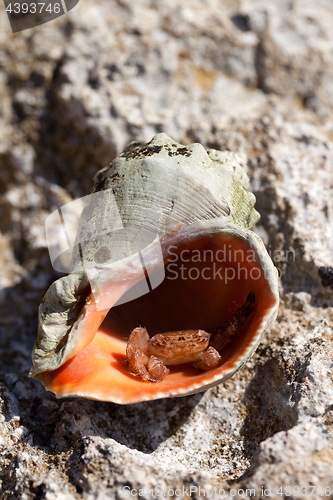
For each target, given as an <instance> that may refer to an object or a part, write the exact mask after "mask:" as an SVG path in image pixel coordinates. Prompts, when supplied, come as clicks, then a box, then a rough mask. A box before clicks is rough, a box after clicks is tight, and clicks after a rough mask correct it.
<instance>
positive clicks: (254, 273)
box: [44, 232, 277, 404]
mask: <svg viewBox="0 0 333 500" xmlns="http://www.w3.org/2000/svg"><path fill="white" fill-rule="evenodd" d="M165 257H166V261H165V279H164V281H163V282H162V284H161V285H159V286H158V287H157V288H155V289H154V290H151V291H150V293H148V294H146V295H144V296H141V297H139V298H137V299H135V300H133V301H131V302H127V303H123V304H121V305H117V304H115V305H114V307H112V308H111V310H110V311H109V312H108V314H107V316H106V318H105V320H104V321H103V323H102V324H101V325H100V326H99V328H98V330H97V333H96V335H95V336H94V338H93V340H92V341H91V342H90V343H89V344H88V345H87V346H86V347H85V348H84V349H82V350H81V351H80V352H79V353H78V354H76V355H75V356H74V357H73V358H72V359H70V360H69V361H67V362H66V363H65V364H64V365H63V366H61V367H60V368H58V369H57V370H55V371H54V372H47V374H46V373H45V374H44V375H45V377H46V379H47V380H46V385H47V386H48V388H49V389H50V390H52V391H54V392H56V394H57V395H58V397H61V396H62V395H66V396H68V395H71V394H73V395H74V394H75V395H82V396H85V397H90V398H92V399H101V400H104V401H115V402H118V403H122V404H127V403H133V402H138V401H144V400H150V399H157V398H162V397H168V396H174V395H184V394H190V393H193V392H198V391H199V390H203V389H204V388H205V387H210V386H213V385H216V384H217V383H219V382H221V381H223V380H225V379H226V378H228V377H229V376H231V374H233V373H234V372H235V371H236V370H237V369H238V368H240V367H241V366H242V364H243V363H244V361H245V360H246V359H247V358H248V356H249V353H252V352H253V350H254V349H255V347H256V345H257V343H258V342H259V340H260V334H261V330H262V323H263V320H264V318H265V317H266V316H267V315H268V312H269V310H271V309H272V308H274V307H275V306H276V303H277V300H276V296H275V295H274V294H273V292H272V291H271V288H270V286H269V282H268V279H267V276H265V272H264V269H263V267H262V264H261V261H260V257H259V256H258V254H256V253H255V252H254V250H253V249H252V246H251V245H250V243H249V241H248V240H247V239H246V238H244V237H239V236H235V235H234V234H229V233H221V232H220V233H215V234H211V235H201V236H198V237H196V238H192V239H191V238H189V239H185V240H183V241H182V242H181V243H180V244H179V245H173V246H172V247H168V248H167V249H166V251H165ZM251 290H254V291H255V294H256V305H255V309H254V312H253V314H251V316H250V317H249V318H248V319H247V321H246V322H245V324H244V326H243V327H242V328H240V330H239V331H238V332H237V333H236V334H235V335H234V336H233V338H232V339H231V341H230V342H229V343H228V344H227V345H226V346H225V347H224V348H223V349H222V350H221V352H220V354H221V361H220V363H219V365H218V366H217V367H216V368H214V369H212V370H209V371H207V372H198V370H196V369H195V368H193V367H192V366H191V365H190V364H187V365H178V366H170V374H169V375H168V376H167V377H166V378H165V379H164V380H163V381H162V382H161V383H159V384H153V383H147V382H144V381H142V380H140V379H139V378H137V377H135V376H134V375H132V374H131V373H130V372H129V371H128V367H127V365H126V356H125V352H126V343H127V339H128V337H129V334H130V332H131V331H132V330H133V329H134V328H136V327H138V326H143V327H145V328H146V329H147V331H148V333H149V335H150V337H152V336H154V335H155V334H157V333H163V332H167V331H175V330H189V329H203V330H208V329H211V328H214V327H216V326H218V325H220V324H221V323H222V322H223V321H225V320H226V319H228V318H229V317H230V316H231V315H232V314H233V313H234V312H235V311H236V310H237V309H238V308H239V307H240V306H241V305H242V304H243V303H244V301H245V300H246V297H247V295H248V293H249V292H250V291H251ZM45 377H44V378H45Z"/></svg>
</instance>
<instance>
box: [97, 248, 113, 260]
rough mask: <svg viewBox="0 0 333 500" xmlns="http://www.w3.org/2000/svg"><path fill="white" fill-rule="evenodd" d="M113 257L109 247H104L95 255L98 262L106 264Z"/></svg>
mask: <svg viewBox="0 0 333 500" xmlns="http://www.w3.org/2000/svg"><path fill="white" fill-rule="evenodd" d="M110 258H111V252H110V250H109V249H108V248H107V247H102V248H100V249H99V250H97V252H96V253H95V255H94V260H95V262H96V264H104V263H105V262H107V261H108V260H110Z"/></svg>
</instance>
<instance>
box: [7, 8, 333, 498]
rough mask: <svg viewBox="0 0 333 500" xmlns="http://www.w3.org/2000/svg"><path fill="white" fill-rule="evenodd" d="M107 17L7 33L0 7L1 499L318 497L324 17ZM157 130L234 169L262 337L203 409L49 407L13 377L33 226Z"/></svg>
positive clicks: (168, 11)
mask: <svg viewBox="0 0 333 500" xmlns="http://www.w3.org/2000/svg"><path fill="white" fill-rule="evenodd" d="M113 3H114V5H113V8H112V9H110V3H109V2H108V1H107V0H104V1H100V2H98V5H97V4H96V2H93V1H90V0H86V1H85V2H80V3H79V5H78V6H77V7H76V8H75V9H73V10H72V11H71V13H70V14H68V15H66V16H63V17H61V18H59V19H57V20H55V21H52V22H51V23H48V24H46V25H44V26H40V27H38V28H35V29H30V30H27V31H25V32H22V33H18V34H16V35H11V34H10V31H9V28H8V26H7V25H6V21H5V16H4V10H3V5H1V6H0V8H1V9H2V12H1V14H2V18H1V23H2V27H3V28H4V29H3V30H0V45H1V47H0V97H1V99H0V107H1V117H0V130H1V145H0V250H1V251H0V263H1V264H0V279H1V317H0V335H1V340H2V342H1V347H0V360H1V372H2V375H1V417H0V460H1V466H0V481H1V483H0V484H1V496H2V498H4V499H16V498H23V499H30V498H36V497H37V498H45V499H50V500H51V499H57V500H58V499H60V500H62V499H64V500H65V499H66V500H67V499H70V500H72V499H75V498H80V497H82V496H83V497H84V498H87V499H95V498H96V499H97V498H125V497H126V495H127V492H128V491H129V489H133V491H134V489H135V490H137V491H138V490H139V489H140V488H150V489H152V488H155V487H160V488H162V489H163V488H166V489H167V491H169V490H170V489H174V490H176V489H177V488H183V487H184V488H190V487H191V486H192V488H193V489H192V497H193V498H199V492H198V488H199V486H200V487H201V488H205V487H206V488H207V490H208V489H210V488H213V489H214V488H215V487H216V488H217V491H221V495H220V496H221V497H222V498H223V492H222V490H224V491H225V495H224V498H232V493H231V490H232V488H234V489H235V490H236V491H238V490H239V489H240V490H242V491H244V490H246V489H251V488H252V489H255V493H256V498H260V495H261V496H263V495H264V494H263V493H262V490H261V488H262V487H263V488H264V489H267V490H268V489H269V488H271V492H269V494H270V496H271V498H281V497H280V496H278V493H277V492H278V488H279V487H280V486H281V487H283V488H284V489H283V491H286V490H285V488H286V487H287V486H290V487H291V488H293V487H299V490H298V493H297V489H295V490H293V491H292V493H291V498H304V494H303V495H302V490H301V487H302V486H303V487H305V488H309V487H310V486H312V496H311V498H323V496H322V495H321V494H320V491H322V492H323V491H324V492H325V488H326V487H332V477H333V467H332V463H333V461H332V444H333V440H332V430H333V413H332V404H333V382H332V375H331V374H332V364H333V362H332V359H333V346H332V320H333V298H332V297H333V295H332V293H333V281H332V261H333V259H332V256H333V233H332V231H333V229H332V228H333V215H332V214H333V202H332V199H333V198H332V196H331V193H332V187H333V165H332V163H333V144H332V122H331V120H330V113H331V107H332V95H333V93H332V88H331V87H332V81H333V79H332V75H331V72H332V68H333V64H332V63H333V60H332V58H333V56H332V51H331V45H332V36H333V35H332V30H331V26H332V21H333V10H332V6H331V5H330V4H329V3H328V2H322V3H319V2H314V1H309V0H307V1H305V0H304V1H297V2H287V1H280V0H279V1H277V0H276V1H272V2H269V3H267V2H266V3H265V4H263V3H262V2H257V1H251V2H248V1H246V0H241V1H239V2H229V1H228V0H221V2H216V1H215V0H205V1H204V0H200V1H197V2H190V1H181V0H168V1H161V2H158V4H156V2H153V1H152V0H151V1H150V0H148V1H140V2H131V1H129V0H117V1H115V2H113ZM8 40H10V43H8ZM161 131H164V132H166V133H168V134H169V135H171V136H172V137H173V138H174V139H175V140H177V141H178V142H180V143H183V144H189V143H190V142H194V141H199V142H201V143H202V144H203V145H204V147H206V148H210V149H220V150H230V151H234V152H236V151H239V152H240V153H242V154H243V155H244V154H246V155H247V158H248V162H247V170H248V175H249V178H250V188H251V190H252V191H254V192H255V194H256V197H257V205H256V207H257V209H258V210H259V212H260V213H261V215H262V218H261V221H260V223H259V225H258V226H257V229H256V230H257V232H258V234H260V236H261V237H262V238H263V239H264V241H265V243H266V245H267V248H268V251H269V252H270V253H271V255H272V258H273V261H274V263H275V264H276V266H277V267H278V269H279V271H280V275H281V279H280V292H281V299H282V300H281V307H280V311H279V316H278V319H277V321H276V322H275V323H274V325H273V326H272V328H271V331H270V332H269V333H268V334H267V335H266V337H265V339H264V340H263V342H262V343H261V345H260V347H259V349H258V351H257V352H256V353H255V355H254V357H253V358H252V359H251V360H250V362H248V363H247V365H246V366H244V367H243V368H242V370H241V371H240V372H238V373H237V374H236V375H235V376H234V377H233V378H232V379H230V380H229V381H227V382H226V383H225V384H223V385H220V386H218V387H216V388H214V389H211V390H209V391H207V392H206V393H203V394H197V395H194V396H188V397H185V398H177V399H170V400H161V401H153V402H150V403H142V404H139V405H132V406H128V407H119V406H117V405H113V404H106V403H99V402H93V401H88V400H83V399H77V400H74V399H73V400H59V401H57V400H55V398H54V397H53V395H52V394H50V393H45V391H44V390H43V389H42V387H41V386H40V385H39V384H38V382H35V381H33V380H31V379H28V377H27V373H28V370H29V367H30V366H31V361H30V353H31V349H32V344H33V341H34V339H35V332H36V324H37V307H38V304H39V303H40V301H41V299H42V296H43V294H44V292H45V290H46V289H47V287H48V286H49V284H50V283H51V282H52V281H54V280H55V279H56V278H58V277H59V275H58V274H57V273H56V272H55V271H53V269H52V267H51V265H50V262H49V258H48V253H47V248H46V240H45V234H44V220H45V218H46V216H47V215H48V214H50V213H51V212H52V211H53V210H55V209H56V208H58V207H59V206H61V205H63V204H65V203H67V202H69V201H71V200H72V199H73V197H77V196H82V195H84V194H87V193H88V192H89V190H90V188H91V185H92V178H93V176H94V174H95V173H96V172H97V170H98V169H99V168H101V167H104V166H105V165H106V164H108V163H109V162H110V161H111V160H112V159H113V158H114V157H115V155H116V154H119V153H120V152H121V150H122V149H123V148H124V147H125V146H126V144H127V143H129V142H130V141H132V140H136V141H142V142H146V141H149V140H150V139H151V137H152V136H153V135H154V134H156V133H158V132H161ZM124 487H126V488H125V489H124ZM313 487H315V488H313ZM320 487H322V488H323V489H322V490H320ZM195 488H197V490H195ZM307 491H310V490H309V489H308V490H307ZM326 491H328V490H326ZM182 494H183V493H182ZM184 495H185V493H184ZM144 496H145V497H146V498H151V495H150V493H149V492H148V493H147V492H145V493H144Z"/></svg>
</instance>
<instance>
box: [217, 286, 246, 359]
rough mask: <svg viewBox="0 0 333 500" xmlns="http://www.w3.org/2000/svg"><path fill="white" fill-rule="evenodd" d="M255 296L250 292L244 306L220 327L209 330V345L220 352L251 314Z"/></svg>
mask: <svg viewBox="0 0 333 500" xmlns="http://www.w3.org/2000/svg"><path fill="white" fill-rule="evenodd" d="M255 300H256V294H255V292H254V291H253V290H252V291H251V292H250V293H249V294H248V296H247V297H246V301H245V302H244V304H243V305H242V306H241V307H240V308H239V309H237V311H236V312H235V313H234V314H233V315H232V316H231V317H230V318H228V319H227V320H226V321H224V322H223V323H222V324H221V325H220V326H218V327H216V328H211V329H209V330H208V332H209V333H210V334H211V336H210V342H209V345H210V346H212V347H214V348H215V349H216V350H217V351H218V352H221V350H222V349H223V347H225V346H226V344H228V342H230V340H231V338H232V336H233V335H234V334H235V333H236V332H237V331H238V330H239V329H240V328H241V327H242V326H243V325H244V324H245V322H246V320H247V318H248V317H249V316H250V315H251V314H252V313H253V311H254V306H255Z"/></svg>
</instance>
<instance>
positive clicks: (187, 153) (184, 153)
mask: <svg viewBox="0 0 333 500" xmlns="http://www.w3.org/2000/svg"><path fill="white" fill-rule="evenodd" d="M168 155H169V156H180V155H182V156H187V157H189V156H191V152H190V151H189V150H188V149H187V148H178V149H177V150H176V151H169V153H168Z"/></svg>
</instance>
